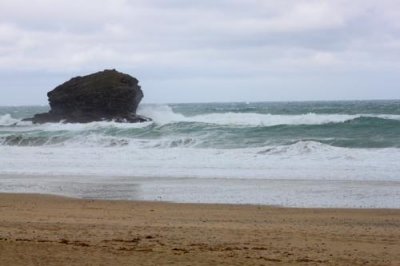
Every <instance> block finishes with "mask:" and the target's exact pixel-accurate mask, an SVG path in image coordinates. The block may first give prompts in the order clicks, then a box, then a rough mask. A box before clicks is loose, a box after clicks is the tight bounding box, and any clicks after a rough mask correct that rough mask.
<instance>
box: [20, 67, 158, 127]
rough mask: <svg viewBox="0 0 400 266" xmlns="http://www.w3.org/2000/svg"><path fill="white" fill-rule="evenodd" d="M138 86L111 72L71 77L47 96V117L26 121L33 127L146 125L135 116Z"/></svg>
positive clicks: (132, 78)
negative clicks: (55, 124) (101, 123)
mask: <svg viewBox="0 0 400 266" xmlns="http://www.w3.org/2000/svg"><path fill="white" fill-rule="evenodd" d="M138 83H139V81H138V80H137V79H136V78H134V77H132V76H130V75H128V74H124V73H121V72H118V71H116V70H115V69H112V70H108V69H107V70H104V71H100V72H97V73H94V74H90V75H87V76H82V77H80V76H79V77H74V78H72V79H71V80H69V81H67V82H65V83H63V84H61V85H59V86H58V87H56V88H55V89H54V90H52V91H50V92H49V93H48V94H47V96H48V98H49V103H50V107H51V110H50V111H49V112H48V113H42V114H37V115H35V116H34V117H33V118H30V119H27V120H30V121H32V122H33V123H48V122H61V121H63V122H66V123H88V122H94V121H111V120H113V121H117V122H128V123H135V122H144V121H149V120H151V119H149V118H146V117H143V116H140V115H137V114H136V110H137V108H138V105H139V103H140V101H141V100H142V98H143V92H142V90H141V88H140V86H139V85H138Z"/></svg>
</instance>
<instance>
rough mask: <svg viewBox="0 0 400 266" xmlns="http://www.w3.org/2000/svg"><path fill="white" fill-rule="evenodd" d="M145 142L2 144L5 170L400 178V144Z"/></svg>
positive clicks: (0, 156)
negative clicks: (152, 144)
mask: <svg viewBox="0 0 400 266" xmlns="http://www.w3.org/2000/svg"><path fill="white" fill-rule="evenodd" d="M147 144H149V143H147ZM142 145H146V143H145V144H143V143H139V141H136V142H131V143H130V144H129V145H118V143H117V144H116V145H108V146H106V145H105V146H95V145H94V146H92V147H91V146H85V147H80V146H79V145H68V146H64V147H58V146H54V147H43V146H39V147H15V146H3V147H2V148H1V149H0V174H58V175H96V176H136V177H165V178H167V177H196V178H214V177H219V178H261V179H319V180H321V179H324V180H396V181H400V174H399V173H400V165H399V164H398V160H399V158H400V149H396V148H390V149H348V148H338V147H331V146H329V145H324V144H320V143H315V142H310V141H305V142H298V143H295V144H293V145H289V146H277V147H262V148H245V149H200V148H190V147H186V148H179V147H176V148H173V149H159V148H147V149H143V148H142ZM188 145H189V146H190V143H188ZM110 146H113V148H110Z"/></svg>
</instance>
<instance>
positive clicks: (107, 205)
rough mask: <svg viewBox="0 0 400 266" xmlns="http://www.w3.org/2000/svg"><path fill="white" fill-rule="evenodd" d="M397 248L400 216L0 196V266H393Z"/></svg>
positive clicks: (363, 211)
mask: <svg viewBox="0 0 400 266" xmlns="http://www.w3.org/2000/svg"><path fill="white" fill-rule="evenodd" d="M399 239H400V209H348V208H345V209H343V208H285V207H280V206H265V205H242V204H239V205H238V204H208V203H205V204H197V203H170V202H149V201H126V200H92V199H77V198H69V197H64V196H53V195H46V194H13V193H0V264H1V265H27V264H45V265H85V264H86V265H87V264H91V265H93V264H94V265H102V264H104V265H110V264H118V265H134V264H136V265H154V264H158V265H164V264H175V265H176V264H178V265H188V264H190V265H210V264H214V265H276V264H280V265H287V264H290V265H291V264H298V265H309V264H312V265H326V264H329V265H330V264H333V265H364V264H366V263H370V264H372V265H395V264H400V254H399V253H398V247H399V246H400V240H399ZM82 258H84V260H82Z"/></svg>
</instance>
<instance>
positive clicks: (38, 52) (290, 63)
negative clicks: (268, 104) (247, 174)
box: [0, 0, 400, 105]
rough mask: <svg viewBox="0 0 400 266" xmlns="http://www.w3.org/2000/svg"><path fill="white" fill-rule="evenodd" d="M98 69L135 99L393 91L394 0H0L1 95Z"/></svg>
mask: <svg viewBox="0 0 400 266" xmlns="http://www.w3.org/2000/svg"><path fill="white" fill-rule="evenodd" d="M105 68H115V69H117V70H119V71H123V72H126V73H128V74H131V75H132V76H135V77H136V78H138V79H139V81H140V84H141V85H142V88H143V91H144V94H145V98H144V102H204V101H206V102H207V101H213V102H215V101H279V100H282V101H286V100H335V99H337V100H342V99H400V86H399V84H400V1H398V0H392V1H390V0H375V1H374V0H351V1H348V0H327V1H324V0H318V1H313V0H307V1H302V0H292V1H290V0H274V1H272V0H271V1H270V0H198V1H190V0H131V1H128V0H85V1H74V0H30V1H26V0H0V105H24V104H46V103H47V96H46V92H47V91H49V90H51V89H53V88H54V87H55V86H57V85H58V84H60V83H62V82H64V81H66V80H68V79H69V78H71V77H72V76H76V75H85V74H89V73H91V72H95V71H99V70H103V69H105Z"/></svg>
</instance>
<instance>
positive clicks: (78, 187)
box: [0, 101, 400, 208]
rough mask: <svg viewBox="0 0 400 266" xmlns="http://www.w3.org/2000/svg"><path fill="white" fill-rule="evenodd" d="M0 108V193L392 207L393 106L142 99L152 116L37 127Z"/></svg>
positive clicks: (395, 193)
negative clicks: (135, 121) (130, 121)
mask: <svg viewBox="0 0 400 266" xmlns="http://www.w3.org/2000/svg"><path fill="white" fill-rule="evenodd" d="M44 111H47V107H35V106H22V107H0V191H2V192H35V193H52V194H60V195H68V196H76V197H83V198H106V199H135V200H163V201H177V202H206V203H208V202H210V203H212V202H216V203H250V204H270V205H281V206H295V207H372V208H400V101H345V102H339V101H337V102H265V103H203V104H164V105H151V104H143V105H141V106H140V108H139V110H138V113H139V114H142V115H145V116H148V117H151V118H152V119H153V121H152V122H146V123H141V124H123V123H116V122H93V123H89V124H63V123H49V124H43V125H33V124H32V123H30V122H23V121H22V118H26V117H31V116H32V115H33V114H35V113H39V112H44Z"/></svg>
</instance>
